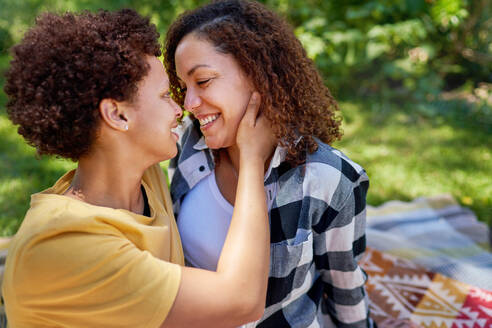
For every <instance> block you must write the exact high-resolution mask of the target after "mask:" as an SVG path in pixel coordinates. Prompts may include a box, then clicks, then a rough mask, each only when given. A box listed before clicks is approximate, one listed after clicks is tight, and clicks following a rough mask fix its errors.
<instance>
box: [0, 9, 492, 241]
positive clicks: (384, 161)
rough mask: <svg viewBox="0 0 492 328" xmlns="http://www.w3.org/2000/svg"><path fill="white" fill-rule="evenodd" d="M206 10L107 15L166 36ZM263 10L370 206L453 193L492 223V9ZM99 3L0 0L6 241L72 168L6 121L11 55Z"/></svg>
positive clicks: (0, 164)
mask: <svg viewBox="0 0 492 328" xmlns="http://www.w3.org/2000/svg"><path fill="white" fill-rule="evenodd" d="M205 2H206V1H198V0H171V1H157V0H134V1H132V0H112V1H111V0H109V1H104V7H102V8H104V9H108V10H114V9H119V8H134V9H136V10H137V11H138V12H140V13H141V14H144V15H147V16H150V17H151V19H152V21H153V22H154V23H155V24H156V25H157V27H158V30H159V31H160V32H161V37H162V38H163V37H164V35H165V32H166V28H167V26H168V25H169V23H170V22H171V21H172V20H173V18H174V17H176V15H178V14H179V13H181V12H182V11H184V10H186V9H189V8H193V7H196V6H198V5H200V4H203V3H205ZM262 2H264V3H266V4H267V5H268V6H269V7H271V8H272V9H274V10H276V11H277V12H278V13H280V14H281V15H283V16H284V17H286V18H287V19H288V20H289V22H291V23H292V25H293V27H294V29H295V33H296V35H297V36H298V37H299V39H300V40H301V42H302V43H303V44H304V46H305V48H306V50H307V53H308V55H309V56H310V57H311V58H312V59H313V60H315V62H316V64H317V65H318V67H319V69H320V71H321V72H322V74H323V77H324V79H325V82H326V84H327V85H328V86H329V87H330V89H331V90H332V92H333V94H334V95H335V96H336V98H337V99H338V100H339V102H340V108H341V112H340V115H342V116H343V119H344V132H345V136H344V138H343V139H342V140H341V141H339V142H337V143H336V144H335V146H336V147H338V148H340V149H341V150H343V151H344V152H345V153H346V154H347V155H348V156H349V157H351V158H352V159H353V160H355V161H356V162H358V163H360V164H361V165H362V166H363V167H365V168H366V170H367V172H368V174H369V177H370V179H371V187H370V192H369V195H368V201H369V203H370V204H372V205H378V204H381V203H383V202H385V201H388V200H393V199H399V200H411V199H414V198H416V197H421V196H430V195H435V194H442V193H448V194H451V195H452V196H453V197H454V198H455V199H456V200H457V201H459V202H460V203H461V204H462V205H464V206H467V207H470V208H471V209H472V210H473V211H474V212H475V213H476V214H477V216H478V218H479V219H480V220H482V221H485V222H488V223H489V224H490V223H491V222H492V42H491V41H492V35H491V31H492V15H491V11H492V5H491V3H490V1H487V0H469V1H465V0H426V1H424V0H382V1H374V0H369V1H350V0H344V1H341V0H332V1H328V0H267V1H262ZM102 3H103V2H102V1H93V0H68V1H62V0H0V73H1V76H2V77H1V78H0V86H2V91H0V236H8V235H12V234H14V233H15V232H16V231H17V229H18V226H19V224H20V222H21V221H22V218H23V216H24V213H25V211H26V210H27V208H28V206H29V199H30V194H32V193H35V192H37V191H40V190H42V189H44V188H47V187H48V186H50V185H52V184H53V183H54V182H55V181H56V179H57V178H58V177H59V176H61V175H62V174H63V173H64V172H65V171H66V170H67V169H70V168H73V167H74V164H73V163H71V162H67V161H65V160H61V159H53V158H41V159H36V156H35V151H34V149H32V148H31V147H29V146H27V145H25V143H24V141H23V140H22V138H21V137H20V136H19V135H17V133H16V127H14V126H12V125H11V124H10V121H9V120H8V119H7V115H6V112H5V104H6V102H7V99H6V96H5V94H4V93H3V84H4V77H3V73H4V72H5V70H6V69H7V67H8V63H9V60H10V58H9V54H8V48H9V47H10V46H12V45H13V44H15V43H16V42H18V41H19V40H20V39H21V37H22V35H23V33H24V32H25V31H26V29H27V28H28V27H29V26H30V25H32V24H33V22H34V18H35V16H36V15H37V14H38V13H40V12H42V11H45V10H50V11H57V12H64V11H67V10H71V11H79V10H84V9H88V10H97V9H99V8H101V6H102ZM35 55H36V54H33V56H35ZM163 166H164V167H165V166H166V163H163Z"/></svg>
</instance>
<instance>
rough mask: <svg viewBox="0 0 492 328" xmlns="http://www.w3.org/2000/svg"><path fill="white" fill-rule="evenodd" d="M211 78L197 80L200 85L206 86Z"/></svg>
mask: <svg viewBox="0 0 492 328" xmlns="http://www.w3.org/2000/svg"><path fill="white" fill-rule="evenodd" d="M210 80H212V79H206V80H201V81H197V82H196V84H198V85H200V86H204V85H206V84H207V83H208V82H210Z"/></svg>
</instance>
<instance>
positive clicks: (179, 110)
mask: <svg viewBox="0 0 492 328" xmlns="http://www.w3.org/2000/svg"><path fill="white" fill-rule="evenodd" d="M182 116H183V110H182V109H181V107H179V105H178V104H176V118H181V117H182Z"/></svg>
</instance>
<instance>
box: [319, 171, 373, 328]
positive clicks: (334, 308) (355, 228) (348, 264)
mask: <svg viewBox="0 0 492 328" xmlns="http://www.w3.org/2000/svg"><path fill="white" fill-rule="evenodd" d="M340 183H343V182H340ZM347 184H350V185H351V187H350V190H349V192H347V193H346V194H348V195H347V196H344V197H346V198H345V200H344V201H342V202H341V206H335V205H334V204H333V203H327V204H328V206H327V208H326V209H325V210H324V212H323V214H322V216H321V218H320V220H319V222H318V223H317V225H316V226H315V227H313V228H314V230H315V234H314V239H313V244H314V246H313V247H314V254H315V264H316V267H317V269H318V270H319V272H320V273H321V277H322V281H323V284H324V288H323V289H324V295H323V301H322V305H321V306H322V314H323V317H324V320H326V321H327V322H333V323H335V324H336V326H337V327H352V328H355V327H372V326H373V323H372V320H371V319H370V318H369V304H368V297H367V295H366V292H365V288H364V285H365V282H366V280H367V275H366V273H365V272H364V271H363V270H362V268H361V267H360V266H359V265H358V263H357V261H358V259H359V258H360V257H361V255H362V254H363V253H364V251H365V248H366V237H365V225H366V210H365V206H366V194H367V190H368V188H369V179H368V177H367V175H366V174H365V172H364V171H362V173H361V175H360V176H359V178H358V180H356V181H355V182H347ZM340 189H341V188H340V185H339V186H338V188H337V190H340Z"/></svg>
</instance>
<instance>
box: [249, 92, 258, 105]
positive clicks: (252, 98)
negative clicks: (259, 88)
mask: <svg viewBox="0 0 492 328" xmlns="http://www.w3.org/2000/svg"><path fill="white" fill-rule="evenodd" d="M258 97H259V95H258V92H253V96H252V97H251V100H252V101H253V103H255V104H256V103H257V102H258Z"/></svg>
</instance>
